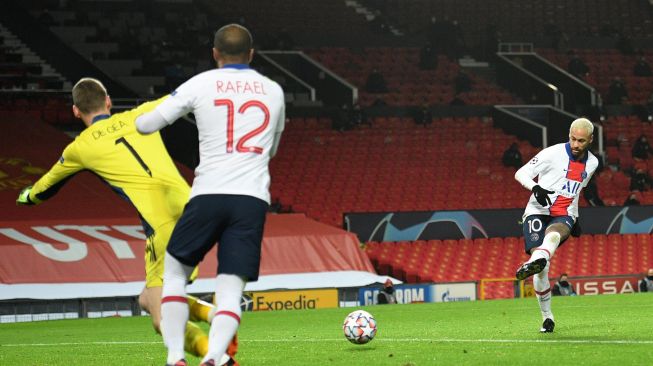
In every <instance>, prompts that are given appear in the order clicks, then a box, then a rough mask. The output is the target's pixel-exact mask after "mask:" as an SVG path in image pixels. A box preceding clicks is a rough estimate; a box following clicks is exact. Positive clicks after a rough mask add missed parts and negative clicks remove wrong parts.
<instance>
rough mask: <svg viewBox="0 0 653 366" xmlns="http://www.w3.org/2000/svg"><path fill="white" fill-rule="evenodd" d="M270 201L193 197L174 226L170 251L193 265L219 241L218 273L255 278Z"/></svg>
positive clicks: (249, 278)
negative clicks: (268, 202)
mask: <svg viewBox="0 0 653 366" xmlns="http://www.w3.org/2000/svg"><path fill="white" fill-rule="evenodd" d="M267 210H268V204H267V202H265V201H263V200H261V199H258V198H255V197H252V196H244V195H228V194H207V195H200V196H196V197H193V198H192V199H191V200H190V201H189V202H188V203H187V204H186V207H184V213H183V214H182V215H181V218H180V219H179V222H177V225H176V226H175V229H174V231H173V232H172V236H171V237H170V243H169V244H168V249H167V251H168V253H170V255H172V256H173V257H175V258H177V260H178V261H180V262H181V263H183V264H185V265H187V266H191V267H194V266H196V265H198V264H199V262H201V261H202V259H204V256H205V255H206V253H208V252H209V250H211V248H213V246H214V245H215V244H216V242H217V243H219V244H218V269H217V272H218V274H220V273H225V274H235V275H239V276H242V277H245V278H246V279H247V280H248V281H256V280H257V279H258V274H259V266H260V264H261V241H262V240H263V227H264V226H265V215H266V213H267Z"/></svg>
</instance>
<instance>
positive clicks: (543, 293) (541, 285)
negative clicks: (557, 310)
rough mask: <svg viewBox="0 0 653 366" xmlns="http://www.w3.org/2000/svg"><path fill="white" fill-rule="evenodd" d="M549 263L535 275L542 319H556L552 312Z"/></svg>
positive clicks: (536, 292)
mask: <svg viewBox="0 0 653 366" xmlns="http://www.w3.org/2000/svg"><path fill="white" fill-rule="evenodd" d="M549 263H550V262H549ZM549 263H547V264H546V267H544V270H542V272H540V273H537V274H535V275H534V276H533V288H534V289H535V296H537V302H538V303H539V304H540V311H541V312H542V320H544V319H546V318H550V319H551V320H554V319H553V313H552V312H551V284H550V282H549Z"/></svg>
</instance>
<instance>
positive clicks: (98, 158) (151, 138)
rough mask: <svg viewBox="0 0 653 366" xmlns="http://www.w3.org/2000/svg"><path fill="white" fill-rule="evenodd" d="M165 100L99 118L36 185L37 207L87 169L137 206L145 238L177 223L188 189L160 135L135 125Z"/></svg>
mask: <svg viewBox="0 0 653 366" xmlns="http://www.w3.org/2000/svg"><path fill="white" fill-rule="evenodd" d="M164 99H165V97H164V98H161V99H159V100H156V101H153V102H148V103H144V104H142V105H140V106H138V107H137V108H134V109H132V110H129V111H126V112H122V113H117V114H114V115H102V116H97V117H96V118H95V119H94V121H95V122H94V123H93V124H92V125H91V126H89V127H87V128H86V129H85V130H84V131H83V132H82V133H81V134H80V135H79V136H78V137H77V138H75V140H74V141H73V142H72V143H70V144H69V145H68V146H67V147H66V148H65V150H64V151H63V155H62V156H61V158H59V161H58V162H57V163H55V165H54V166H53V167H52V168H51V169H50V171H48V172H47V173H46V174H45V175H44V176H43V177H41V178H40V179H39V180H38V181H37V182H36V183H35V184H34V187H33V189H32V191H31V193H30V199H31V200H32V201H33V202H35V203H39V202H40V201H43V200H46V199H48V198H50V197H52V196H53V195H54V194H56V193H57V191H58V190H59V188H61V186H63V185H64V184H65V182H66V181H67V180H68V178H70V177H72V176H73V175H74V174H75V173H77V172H79V171H82V170H89V171H91V172H93V173H95V174H97V175H98V176H100V177H101V178H102V179H103V180H104V181H105V182H106V183H108V184H109V185H110V186H111V188H112V189H113V190H114V191H115V192H116V193H118V194H119V195H121V196H122V197H123V198H125V199H127V200H129V201H130V202H131V203H132V205H134V207H136V209H137V210H138V213H139V214H140V216H141V219H142V220H143V221H144V223H143V224H144V226H145V229H146V235H147V236H150V234H151V231H152V230H153V229H154V230H156V229H157V228H158V227H160V226H161V225H163V224H166V223H168V222H170V221H176V220H178V219H179V216H180V215H181V213H182V211H183V207H184V205H185V204H186V202H187V201H188V197H189V195H190V187H189V186H188V184H187V183H186V181H185V180H184V178H183V177H182V176H181V174H180V173H179V171H178V170H177V167H176V166H175V164H174V163H173V161H172V159H171V158H170V155H168V151H167V150H166V148H165V146H164V144H163V141H162V139H161V135H160V134H159V133H158V132H157V133H153V134H150V135H141V134H139V133H138V131H136V126H135V123H134V122H135V120H136V117H138V116H139V115H141V114H143V113H145V112H149V111H151V110H153V109H154V108H155V107H156V106H157V105H158V104H159V103H161V102H162V101H163V100H164ZM147 226H149V228H148V227H147Z"/></svg>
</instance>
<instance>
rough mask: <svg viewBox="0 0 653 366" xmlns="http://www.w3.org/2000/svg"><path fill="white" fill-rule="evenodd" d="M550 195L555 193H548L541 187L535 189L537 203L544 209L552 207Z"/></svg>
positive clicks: (537, 186)
mask: <svg viewBox="0 0 653 366" xmlns="http://www.w3.org/2000/svg"><path fill="white" fill-rule="evenodd" d="M550 194H553V191H547V190H546V189H544V188H542V187H540V186H539V185H535V187H533V195H534V196H535V199H536V200H537V202H538V203H539V204H540V205H542V207H546V206H549V205H551V199H550V198H549V196H548V195H550Z"/></svg>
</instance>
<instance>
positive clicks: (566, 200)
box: [515, 143, 599, 219]
mask: <svg viewBox="0 0 653 366" xmlns="http://www.w3.org/2000/svg"><path fill="white" fill-rule="evenodd" d="M598 165H599V161H598V159H597V158H596V157H595V156H594V155H593V154H592V152H590V151H587V155H586V157H585V159H583V160H575V159H574V156H573V155H572V154H571V147H570V146H569V143H562V144H557V145H553V146H550V147H547V148H546V149H544V150H542V151H540V152H539V153H538V154H537V155H535V157H534V158H533V159H531V160H530V161H529V162H528V163H526V164H525V165H524V166H523V167H521V168H520V169H519V170H518V171H517V173H516V174H515V177H516V178H517V180H518V181H519V182H520V183H521V184H522V185H523V186H524V187H526V188H527V189H528V190H532V189H533V186H535V185H536V184H538V185H539V186H540V187H542V188H544V189H546V190H549V191H553V192H554V193H553V194H550V195H549V198H550V199H551V205H550V206H547V207H542V205H540V204H539V203H538V202H537V200H536V199H535V195H533V194H531V197H530V199H529V200H528V204H527V205H526V210H525V211H524V218H525V217H526V216H529V215H550V216H572V217H574V219H575V218H577V217H578V200H579V198H580V192H581V190H582V189H583V187H585V186H587V183H588V182H589V180H590V179H591V178H592V175H593V174H594V171H596V168H597V167H598ZM535 177H538V181H537V183H535V182H534V181H533V178H535ZM520 178H521V179H520Z"/></svg>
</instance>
